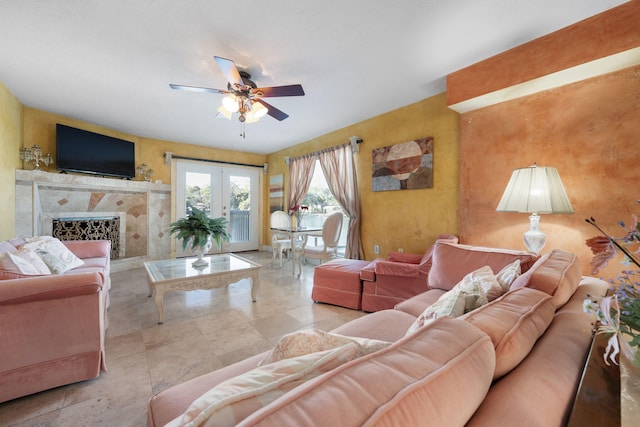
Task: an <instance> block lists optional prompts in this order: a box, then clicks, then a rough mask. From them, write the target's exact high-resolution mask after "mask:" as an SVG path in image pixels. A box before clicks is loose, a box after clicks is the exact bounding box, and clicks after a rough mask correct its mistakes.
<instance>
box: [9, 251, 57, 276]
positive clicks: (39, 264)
mask: <svg viewBox="0 0 640 427" xmlns="http://www.w3.org/2000/svg"><path fill="white" fill-rule="evenodd" d="M14 255H17V256H19V257H20V258H22V259H24V260H26V261H27V262H29V263H30V264H31V265H32V266H34V267H35V269H36V270H37V271H38V274H51V271H50V270H49V268H48V267H47V264H45V263H44V262H43V261H42V259H41V258H40V257H39V256H38V254H37V253H35V252H34V251H32V250H31V249H28V248H22V249H18V250H17V251H16V253H15V254H14Z"/></svg>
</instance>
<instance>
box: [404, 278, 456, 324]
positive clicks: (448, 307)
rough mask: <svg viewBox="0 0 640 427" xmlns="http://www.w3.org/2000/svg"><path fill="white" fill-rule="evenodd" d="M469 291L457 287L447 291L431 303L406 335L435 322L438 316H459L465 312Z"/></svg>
mask: <svg viewBox="0 0 640 427" xmlns="http://www.w3.org/2000/svg"><path fill="white" fill-rule="evenodd" d="M466 299H467V293H466V292H464V291H462V290H460V289H456V290H455V291H453V290H451V291H449V292H445V293H444V294H442V295H441V296H440V298H439V299H438V301H436V302H434V303H433V304H431V305H430V306H429V307H427V309H426V310H425V311H423V312H422V314H421V315H420V316H418V318H417V319H416V320H415V321H414V322H413V324H412V325H411V326H410V327H409V329H407V333H406V335H409V334H412V333H414V332H415V331H417V330H418V329H420V328H421V327H423V326H424V325H426V324H428V323H431V322H433V321H434V320H436V319H437V318H438V317H442V316H451V317H458V316H462V315H463V314H464V309H465V306H466Z"/></svg>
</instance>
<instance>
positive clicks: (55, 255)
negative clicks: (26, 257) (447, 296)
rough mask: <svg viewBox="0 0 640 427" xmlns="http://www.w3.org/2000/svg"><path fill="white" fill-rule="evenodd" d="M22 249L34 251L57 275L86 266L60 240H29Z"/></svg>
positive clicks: (43, 238)
mask: <svg viewBox="0 0 640 427" xmlns="http://www.w3.org/2000/svg"><path fill="white" fill-rule="evenodd" d="M22 248H27V249H32V250H34V251H35V252H36V253H37V254H38V255H39V256H40V258H41V259H42V261H44V263H45V264H46V265H47V267H49V270H51V272H52V273H55V274H62V273H64V272H66V271H68V270H71V269H73V268H77V267H80V266H82V265H84V262H83V261H82V260H81V259H80V258H78V257H77V256H75V255H74V253H73V252H71V251H70V250H69V249H67V247H66V246H65V245H64V244H63V243H62V242H61V241H60V240H58V239H56V238H54V237H51V236H38V237H31V238H28V239H27V243H25V244H24V245H22Z"/></svg>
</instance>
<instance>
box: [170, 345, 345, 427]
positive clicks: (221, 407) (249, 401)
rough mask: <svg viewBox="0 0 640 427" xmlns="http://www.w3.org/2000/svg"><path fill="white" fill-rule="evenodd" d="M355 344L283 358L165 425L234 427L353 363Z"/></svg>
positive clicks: (231, 381)
mask: <svg viewBox="0 0 640 427" xmlns="http://www.w3.org/2000/svg"><path fill="white" fill-rule="evenodd" d="M356 353H357V345H356V344H354V343H349V344H345V345H343V346H341V347H338V348H335V349H331V350H326V351H322V352H318V353H311V354H307V355H304V356H299V357H293V358H289V359H283V360H280V361H278V362H275V363H270V364H268V365H264V366H261V367H259V368H256V369H253V370H251V371H249V372H246V373H244V374H242V375H239V376H237V377H234V378H231V379H229V380H227V381H224V382H222V383H220V384H218V385H217V386H215V387H213V388H212V389H210V390H209V391H207V392H206V393H205V394H203V395H202V396H200V397H199V398H198V399H196V400H195V401H194V402H193V403H192V404H191V406H189V408H188V409H187V411H186V412H185V413H184V414H182V415H181V416H179V417H177V418H175V419H174V420H172V421H171V422H170V423H169V424H167V426H190V427H191V426H192V427H195V426H216V427H223V426H235V425H236V424H238V423H239V422H240V421H242V420H243V419H245V418H246V417H247V416H249V415H251V414H252V413H254V412H255V411H257V410H259V409H260V408H262V407H263V406H266V405H268V404H269V403H271V402H273V401H275V400H276V399H278V398H279V397H281V396H283V395H285V394H286V393H287V392H289V391H290V390H292V389H294V388H295V387H297V386H299V385H301V384H303V383H304V382H305V381H308V380H310V379H312V378H314V377H317V376H318V375H321V374H323V373H325V372H328V371H331V370H332V369H335V368H337V367H338V366H340V365H342V364H344V363H346V362H348V361H350V360H353V359H354V358H355V356H356Z"/></svg>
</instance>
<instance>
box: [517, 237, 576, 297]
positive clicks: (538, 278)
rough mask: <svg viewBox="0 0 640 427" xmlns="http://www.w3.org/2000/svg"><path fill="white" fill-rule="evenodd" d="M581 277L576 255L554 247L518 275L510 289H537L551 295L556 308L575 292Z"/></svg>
mask: <svg viewBox="0 0 640 427" xmlns="http://www.w3.org/2000/svg"><path fill="white" fill-rule="evenodd" d="M581 278H582V266H581V265H580V260H579V259H578V257H577V256H576V255H575V254H573V253H570V252H566V251H563V250H560V249H554V250H553V251H551V252H550V253H548V254H546V255H544V256H543V257H542V258H540V259H539V260H538V261H537V262H536V263H535V264H534V265H533V267H531V268H530V269H529V271H527V272H526V273H525V274H523V275H521V276H520V277H518V278H517V279H516V280H515V281H514V282H513V284H512V285H511V289H518V288H522V287H527V288H532V289H537V290H539V291H542V292H546V293H547V294H549V295H552V296H553V301H554V303H555V305H556V308H558V307H561V306H563V305H564V304H565V303H566V302H567V301H569V298H571V295H573V293H574V292H575V290H576V289H577V288H578V285H579V284H580V279H581Z"/></svg>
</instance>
